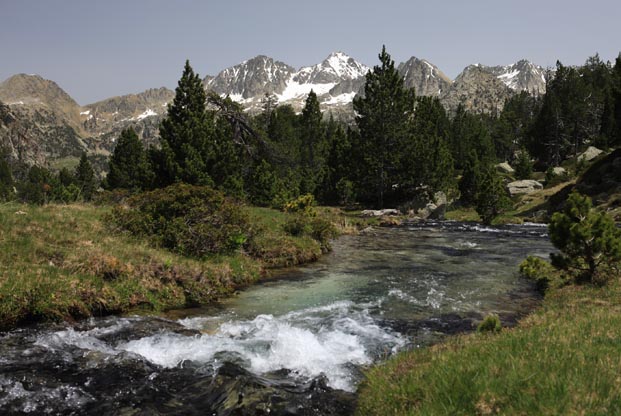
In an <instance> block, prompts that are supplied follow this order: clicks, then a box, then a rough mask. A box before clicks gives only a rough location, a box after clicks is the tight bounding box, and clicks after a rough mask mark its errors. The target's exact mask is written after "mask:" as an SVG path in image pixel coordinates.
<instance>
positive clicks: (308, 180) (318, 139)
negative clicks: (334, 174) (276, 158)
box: [300, 90, 325, 195]
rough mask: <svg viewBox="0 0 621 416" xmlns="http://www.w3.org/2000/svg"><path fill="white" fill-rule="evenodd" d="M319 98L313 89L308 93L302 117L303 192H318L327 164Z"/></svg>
mask: <svg viewBox="0 0 621 416" xmlns="http://www.w3.org/2000/svg"><path fill="white" fill-rule="evenodd" d="M321 119H322V115H321V110H320V109H319V100H318V99H317V94H315V92H314V91H313V90H311V92H310V93H309V94H308V97H307V98H306V103H305V105H304V108H303V109H302V115H301V117H300V137H301V149H300V164H301V170H302V172H301V173H302V181H301V189H300V191H301V193H302V194H307V193H310V194H313V195H315V194H316V190H317V187H318V186H319V184H320V182H321V180H322V176H323V174H324V167H325V166H324V165H325V132H324V129H323V125H322V122H321Z"/></svg>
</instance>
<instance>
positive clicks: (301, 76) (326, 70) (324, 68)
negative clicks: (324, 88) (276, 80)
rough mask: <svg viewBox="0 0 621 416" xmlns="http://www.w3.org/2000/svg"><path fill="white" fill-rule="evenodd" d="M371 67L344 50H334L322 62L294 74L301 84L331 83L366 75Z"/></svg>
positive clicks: (295, 79)
mask: <svg viewBox="0 0 621 416" xmlns="http://www.w3.org/2000/svg"><path fill="white" fill-rule="evenodd" d="M368 71H369V68H368V67H367V66H366V65H363V64H361V63H359V62H357V61H356V60H355V59H354V58H352V57H350V56H348V55H346V54H344V53H343V52H333V53H331V54H330V55H329V56H328V57H327V58H326V59H324V60H323V61H322V62H321V63H319V64H317V65H313V66H307V67H304V68H301V69H300V70H299V71H298V72H297V73H296V75H295V76H294V78H293V79H294V81H296V82H298V83H300V84H306V83H311V84H329V83H337V82H340V81H345V80H352V79H356V78H359V77H361V76H364V75H366V73H367V72H368Z"/></svg>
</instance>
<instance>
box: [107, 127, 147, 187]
mask: <svg viewBox="0 0 621 416" xmlns="http://www.w3.org/2000/svg"><path fill="white" fill-rule="evenodd" d="M109 166H110V171H109V172H108V175H107V176H106V179H105V187H106V188H107V189H117V188H123V189H129V190H133V191H139V190H144V189H148V188H150V186H151V183H152V181H153V175H154V174H153V171H152V169H151V165H150V163H149V160H148V158H147V153H146V151H145V149H144V147H143V145H142V142H141V141H140V139H139V138H138V135H137V134H136V132H135V131H134V129H133V128H131V127H130V128H128V129H125V130H123V131H122V132H121V135H120V136H119V139H118V141H117V143H116V147H115V148H114V151H113V152H112V156H110V162H109Z"/></svg>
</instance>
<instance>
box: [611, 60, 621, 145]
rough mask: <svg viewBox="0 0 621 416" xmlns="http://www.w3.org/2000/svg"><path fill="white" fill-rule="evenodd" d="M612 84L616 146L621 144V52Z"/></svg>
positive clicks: (612, 134)
mask: <svg viewBox="0 0 621 416" xmlns="http://www.w3.org/2000/svg"><path fill="white" fill-rule="evenodd" d="M611 84H612V86H611V95H612V101H613V105H612V113H613V114H612V119H613V123H612V124H613V127H612V129H611V130H612V133H611V136H612V137H611V143H612V144H614V145H615V146H621V53H620V54H619V56H618V57H617V59H616V60H615V66H614V68H613V70H612V80H611Z"/></svg>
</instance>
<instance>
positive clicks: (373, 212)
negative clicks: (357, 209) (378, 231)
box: [360, 208, 401, 217]
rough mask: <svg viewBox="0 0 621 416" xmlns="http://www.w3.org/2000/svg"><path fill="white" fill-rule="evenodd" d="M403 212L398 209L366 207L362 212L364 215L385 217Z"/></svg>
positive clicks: (361, 214)
mask: <svg viewBox="0 0 621 416" xmlns="http://www.w3.org/2000/svg"><path fill="white" fill-rule="evenodd" d="M400 214H401V213H400V212H399V211H398V210H396V209H392V208H389V209H365V210H364V211H362V212H361V213H360V216H362V217H384V216H387V215H400Z"/></svg>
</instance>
